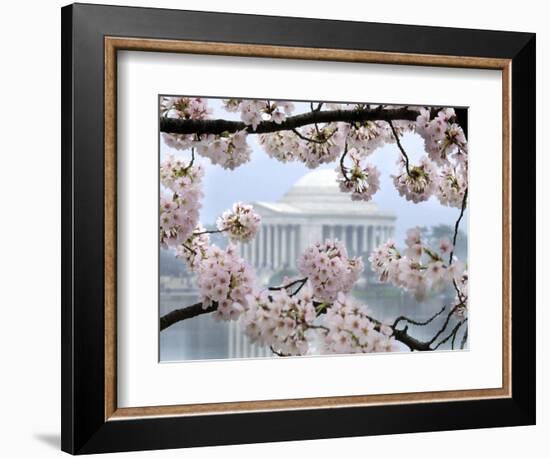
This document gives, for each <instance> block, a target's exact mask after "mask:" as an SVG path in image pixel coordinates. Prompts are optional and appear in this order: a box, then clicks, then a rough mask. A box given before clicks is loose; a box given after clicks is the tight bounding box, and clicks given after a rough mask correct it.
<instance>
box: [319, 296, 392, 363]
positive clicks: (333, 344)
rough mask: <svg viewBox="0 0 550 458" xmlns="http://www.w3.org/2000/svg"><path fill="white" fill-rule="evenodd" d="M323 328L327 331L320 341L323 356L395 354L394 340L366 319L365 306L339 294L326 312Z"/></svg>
mask: <svg viewBox="0 0 550 458" xmlns="http://www.w3.org/2000/svg"><path fill="white" fill-rule="evenodd" d="M323 325H324V326H325V327H326V328H327V332H326V334H325V337H324V344H325V351H326V352H327V353H370V352H390V351H398V350H399V347H398V346H397V344H396V342H395V339H394V338H393V337H389V336H391V334H392V332H393V331H392V330H391V329H390V328H388V327H387V326H380V327H379V328H378V330H377V329H376V324H375V323H374V322H373V321H372V319H371V318H370V316H369V309H368V307H367V306H365V305H358V304H356V303H355V301H354V300H353V299H352V298H350V297H348V296H346V295H345V294H344V293H339V294H338V297H337V299H336V300H335V301H334V303H333V304H332V305H331V306H330V307H329V308H327V312H326V318H325V320H324V322H323Z"/></svg>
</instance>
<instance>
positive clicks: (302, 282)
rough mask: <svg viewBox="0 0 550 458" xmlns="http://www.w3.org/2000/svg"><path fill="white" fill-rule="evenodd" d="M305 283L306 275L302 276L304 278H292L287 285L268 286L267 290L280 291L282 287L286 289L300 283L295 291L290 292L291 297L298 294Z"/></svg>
mask: <svg viewBox="0 0 550 458" xmlns="http://www.w3.org/2000/svg"><path fill="white" fill-rule="evenodd" d="M306 283H307V277H304V278H299V279H298V280H294V281H292V282H290V283H288V284H287V285H281V286H270V287H269V288H267V289H268V290H269V291H281V290H282V289H288V288H292V287H293V286H295V285H300V286H298V288H297V289H296V291H294V292H293V293H291V294H290V296H291V297H292V296H295V295H296V294H298V293H299V292H300V290H301V289H302V288H303V287H304V285H305V284H306Z"/></svg>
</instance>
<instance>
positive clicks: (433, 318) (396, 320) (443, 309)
mask: <svg viewBox="0 0 550 458" xmlns="http://www.w3.org/2000/svg"><path fill="white" fill-rule="evenodd" d="M445 308H446V307H445V306H443V307H442V308H441V310H439V311H438V312H437V313H436V314H435V315H433V316H432V317H430V318H428V319H427V320H426V321H415V320H412V319H410V318H407V317H406V316H403V315H401V316H399V317H397V318H396V319H395V321H394V322H393V325H392V328H393V329H395V328H396V327H397V325H398V324H399V322H400V321H406V322H407V323H410V324H414V325H415V326H426V325H427V324H430V323H431V322H432V321H433V320H435V319H436V318H437V317H438V316H439V315H441V314H442V313H443V312H444V311H445Z"/></svg>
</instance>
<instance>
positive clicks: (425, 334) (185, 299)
mask: <svg viewBox="0 0 550 458" xmlns="http://www.w3.org/2000/svg"><path fill="white" fill-rule="evenodd" d="M372 290H375V291H372ZM372 290H371V291H368V293H367V291H359V292H356V294H355V296H356V297H357V299H358V301H359V302H361V303H365V304H367V305H368V306H369V308H370V309H371V312H372V315H373V317H375V318H377V319H379V320H381V321H385V320H389V321H390V322H393V320H394V319H395V318H396V317H398V316H401V315H404V316H407V317H409V318H411V319H414V320H417V321H425V320H427V319H429V318H430V317H431V316H433V315H434V314H435V313H436V312H438V311H439V310H441V308H442V307H443V305H447V310H449V306H452V301H453V296H452V293H451V292H450V291H447V292H446V293H443V294H440V295H437V296H433V297H430V298H428V299H427V300H425V301H422V302H416V301H415V299H414V298H413V297H411V296H410V295H409V294H407V293H404V292H400V291H396V290H395V289H393V288H392V289H389V288H386V287H378V286H377V287H373V288H372ZM197 301H198V297H197V296H196V295H193V294H172V293H165V294H161V307H160V314H161V316H162V315H164V314H165V313H167V312H169V311H171V310H173V309H176V308H180V307H182V306H185V305H190V304H193V303H195V302H197ZM446 315H447V313H446V312H444V313H443V314H441V315H440V316H439V317H437V319H435V320H434V321H433V322H432V323H430V324H429V325H427V326H414V325H409V334H411V335H412V336H414V337H415V338H417V339H418V340H421V341H427V340H430V339H431V338H432V337H433V336H434V335H435V334H436V333H437V331H438V330H439V329H440V328H441V326H442V323H443V322H444V320H445V318H446ZM456 323H457V321H456V319H455V318H452V319H451V321H450V323H449V326H448V327H447V330H446V332H445V333H443V334H442V336H441V337H445V336H446V335H447V334H448V333H449V332H450V331H451V330H452V328H453V326H454V325H455V324H456ZM233 326H235V325H233ZM465 329H466V325H464V326H463V327H462V329H461V331H460V332H459V334H458V336H457V339H456V341H455V350H456V349H457V348H460V343H461V339H462V334H463V330H465ZM236 330H237V331H238V332H240V327H239V326H238V323H237V327H236ZM233 332H235V331H233ZM230 334H231V331H230V324H229V323H227V322H218V321H216V320H214V319H213V318H212V317H211V316H210V315H208V314H207V315H202V316H199V317H194V318H191V319H189V320H185V321H181V322H179V323H176V324H174V325H172V326H171V327H169V328H167V329H165V330H164V331H162V332H161V333H160V342H159V344H160V355H159V356H160V361H163V362H174V361H189V360H204V359H226V358H235V357H241V358H242V357H248V358H250V357H276V356H275V355H272V354H270V353H269V352H268V351H266V352H265V353H264V354H262V355H260V356H258V354H257V353H256V354H251V353H250V352H249V353H248V354H235V350H234V349H233V350H231V349H230V347H231V345H230V343H229V342H230ZM244 339H246V337H244ZM438 340H439V339H438ZM466 348H467V346H466ZM450 349H451V341H450V340H449V341H448V342H447V343H446V344H444V345H442V346H441V347H439V350H450ZM403 350H404V351H408V350H407V349H406V348H403Z"/></svg>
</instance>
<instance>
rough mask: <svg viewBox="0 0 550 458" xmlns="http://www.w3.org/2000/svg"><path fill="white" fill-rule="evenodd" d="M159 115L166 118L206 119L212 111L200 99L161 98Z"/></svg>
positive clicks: (205, 100) (203, 100) (204, 101)
mask: <svg viewBox="0 0 550 458" xmlns="http://www.w3.org/2000/svg"><path fill="white" fill-rule="evenodd" d="M160 113H161V115H163V116H166V117H168V118H179V119H207V118H208V117H209V116H210V115H211V114H212V109H211V108H210V107H209V106H208V102H207V99H204V98H202V97H162V99H161V101H160Z"/></svg>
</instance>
